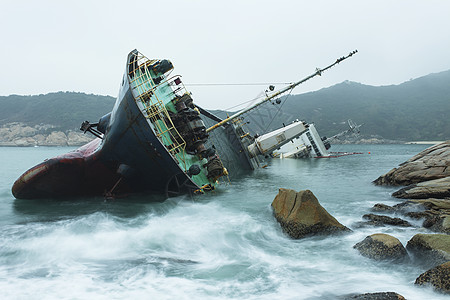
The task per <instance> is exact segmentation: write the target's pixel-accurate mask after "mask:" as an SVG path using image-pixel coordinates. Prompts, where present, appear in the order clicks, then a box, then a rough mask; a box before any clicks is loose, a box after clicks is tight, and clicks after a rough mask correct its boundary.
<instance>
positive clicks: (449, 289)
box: [414, 261, 450, 294]
mask: <svg viewBox="0 0 450 300" xmlns="http://www.w3.org/2000/svg"><path fill="white" fill-rule="evenodd" d="M414 283H415V284H418V285H431V286H432V287H433V288H435V289H436V290H437V291H439V292H442V293H445V294H450V261H449V262H446V263H444V264H441V265H439V266H436V267H434V268H432V269H430V270H428V271H426V272H425V273H422V274H420V276H419V277H417V279H416V281H415V282H414Z"/></svg>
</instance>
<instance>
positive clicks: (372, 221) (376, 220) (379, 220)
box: [363, 214, 412, 227]
mask: <svg viewBox="0 0 450 300" xmlns="http://www.w3.org/2000/svg"><path fill="white" fill-rule="evenodd" d="M363 218H364V219H366V220H369V221H368V222H366V224H368V225H375V226H383V225H394V226H402V227H410V226H412V225H411V224H410V223H409V222H408V221H405V220H402V219H400V218H391V217H388V216H382V215H374V214H366V215H364V216H363Z"/></svg>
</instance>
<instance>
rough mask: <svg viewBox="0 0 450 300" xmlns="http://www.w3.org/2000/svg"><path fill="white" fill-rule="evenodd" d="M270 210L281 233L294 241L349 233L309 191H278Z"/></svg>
mask: <svg viewBox="0 0 450 300" xmlns="http://www.w3.org/2000/svg"><path fill="white" fill-rule="evenodd" d="M272 208H273V211H274V215H275V218H276V219H277V221H278V222H279V223H280V225H281V228H282V229H283V231H284V232H285V233H287V234H288V235H289V236H290V237H291V238H294V239H299V238H303V237H306V236H311V235H317V234H320V235H324V234H334V233H341V232H346V231H351V230H350V229H349V228H347V227H346V226H344V225H342V224H341V223H339V222H338V221H337V220H336V219H335V218H334V217H333V216H332V215H330V214H329V213H328V212H327V211H326V210H325V209H324V208H323V207H322V206H321V205H320V204H319V201H318V200H317V198H316V197H315V196H314V194H313V193H312V192H311V191H310V190H304V191H300V192H298V193H297V192H296V191H294V190H290V189H279V191H278V195H277V196H276V197H275V199H274V200H273V202H272Z"/></svg>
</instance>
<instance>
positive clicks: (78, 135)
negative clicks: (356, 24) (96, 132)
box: [67, 131, 93, 146]
mask: <svg viewBox="0 0 450 300" xmlns="http://www.w3.org/2000/svg"><path fill="white" fill-rule="evenodd" d="M92 139H93V136H92V135H91V134H84V133H82V132H74V131H69V132H68V133H67V145H69V146H79V145H84V144H87V143H89V142H90V141H92Z"/></svg>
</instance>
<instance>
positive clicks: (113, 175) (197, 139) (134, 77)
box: [12, 50, 357, 199]
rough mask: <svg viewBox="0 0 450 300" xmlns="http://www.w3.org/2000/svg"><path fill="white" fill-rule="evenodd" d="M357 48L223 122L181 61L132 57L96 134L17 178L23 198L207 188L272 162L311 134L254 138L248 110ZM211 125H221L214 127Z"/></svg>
mask: <svg viewBox="0 0 450 300" xmlns="http://www.w3.org/2000/svg"><path fill="white" fill-rule="evenodd" d="M356 52H357V51H353V52H350V54H348V55H347V56H344V57H341V58H339V59H337V60H336V61H335V62H334V63H333V64H331V65H329V66H328V67H326V68H323V69H317V70H316V71H315V72H314V73H313V74H312V75H310V76H308V77H306V78H305V79H302V80H300V81H298V82H295V83H293V84H290V85H288V86H287V87H285V88H283V89H281V90H278V91H275V90H274V88H273V87H272V86H271V87H270V88H269V90H268V91H267V93H266V97H265V98H264V99H262V100H261V101H259V102H258V103H256V104H254V105H252V106H251V107H249V108H247V109H245V110H242V111H240V112H238V113H236V114H234V115H232V116H230V117H228V118H225V119H221V118H219V117H217V116H215V115H213V114H211V113H210V112H208V111H206V110H205V109H202V108H201V107H199V106H198V105H196V104H195V103H194V101H193V99H192V97H191V94H190V93H189V92H188V91H187V89H186V87H185V85H184V83H183V82H182V80H181V76H179V75H171V73H172V70H173V65H172V63H171V62H170V61H169V60H166V59H149V58H147V57H145V56H144V55H143V54H142V53H140V52H138V51H137V50H133V51H131V52H130V53H129V54H128V57H127V61H126V68H125V72H124V75H123V78H122V82H121V87H120V90H119V94H118V97H117V99H116V102H115V104H114V107H113V109H112V111H111V112H110V113H109V114H107V115H105V116H103V117H101V118H100V120H99V121H98V122H97V123H89V122H88V121H85V122H83V123H82V125H81V130H83V131H84V132H85V133H86V132H90V133H92V134H93V135H95V137H96V138H95V139H94V140H92V141H91V142H90V143H88V144H86V145H84V146H82V147H80V148H79V149H77V150H75V151H72V152H69V153H67V154H63V155H60V156H57V157H54V158H51V159H48V160H45V161H44V162H42V163H40V164H38V165H37V166H35V167H32V168H31V169H29V170H27V171H26V172H25V173H24V174H22V175H21V176H20V177H19V178H18V179H17V180H16V181H15V183H14V185H13V187H12V193H13V195H14V197H16V198H18V199H35V198H68V197H84V196H104V197H106V198H112V197H117V196H125V195H130V194H158V195H163V196H164V197H170V196H176V195H180V194H186V193H193V194H197V193H205V192H208V191H211V190H214V189H215V188H216V186H217V185H218V184H220V183H221V182H222V183H225V182H228V181H229V180H230V179H229V176H231V175H232V174H237V173H239V172H241V171H251V170H254V169H256V168H261V167H264V166H266V162H265V160H266V159H268V158H270V156H271V154H272V153H273V151H275V150H276V149H279V148H280V147H282V146H283V145H285V144H286V143H288V142H290V141H291V140H293V139H296V138H298V137H299V136H301V135H302V134H304V133H305V132H307V131H308V128H309V127H310V124H307V123H306V122H303V121H295V122H293V123H291V124H289V125H287V126H283V127H282V128H280V129H278V130H275V131H272V132H268V133H265V134H262V135H251V134H250V133H249V131H248V130H247V129H246V128H245V122H244V121H243V115H244V114H246V113H249V112H250V111H251V110H253V109H254V108H256V107H258V106H260V105H261V104H263V103H266V102H268V101H272V99H275V98H277V97H279V96H280V95H282V94H283V93H285V92H287V91H289V90H292V89H293V88H295V87H296V86H298V85H299V84H301V83H303V82H305V81H307V80H309V79H311V78H312V77H315V76H318V75H321V73H322V72H323V71H325V70H327V69H329V68H331V67H332V66H334V65H336V64H338V63H339V62H341V61H342V60H344V59H346V58H348V57H351V56H352V55H354V54H355V53H356ZM205 123H212V124H213V125H212V126H210V127H207V126H206V125H205Z"/></svg>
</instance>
